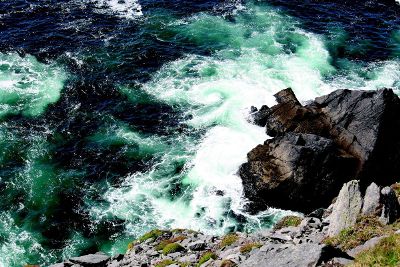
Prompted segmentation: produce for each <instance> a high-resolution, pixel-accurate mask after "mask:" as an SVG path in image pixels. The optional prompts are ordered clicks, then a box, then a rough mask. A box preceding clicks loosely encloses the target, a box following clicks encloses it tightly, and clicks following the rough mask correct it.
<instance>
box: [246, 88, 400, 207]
mask: <svg viewBox="0 0 400 267" xmlns="http://www.w3.org/2000/svg"><path fill="white" fill-rule="evenodd" d="M275 97H276V100H277V102H278V104H277V105H275V106H273V107H271V108H268V107H266V106H264V107H263V108H262V110H260V111H256V112H255V113H254V120H255V122H257V124H261V125H264V124H265V127H266V131H267V133H268V135H270V136H272V137H274V138H273V139H270V140H267V141H266V142H265V143H264V144H262V145H259V146H257V147H256V148H254V149H253V150H252V151H251V152H249V154H248V161H247V162H246V163H244V164H243V165H242V166H241V167H240V170H239V175H240V176H241V178H242V181H243V185H244V193H245V195H246V197H248V198H249V199H250V200H252V204H250V209H251V210H253V211H258V210H262V209H264V208H266V207H267V206H268V205H272V206H276V207H280V208H287V209H296V210H299V211H304V212H308V211H312V210H313V209H315V208H319V207H322V206H328V205H329V202H330V201H331V200H332V198H333V197H334V196H335V195H337V193H338V192H339V190H340V188H341V186H342V184H343V183H344V182H348V181H350V180H353V179H357V180H359V181H360V186H361V189H362V190H365V188H366V187H367V186H368V185H369V184H371V182H375V183H376V184H377V185H380V186H382V185H389V184H392V183H393V182H394V181H395V180H396V178H398V177H399V176H400V164H398V163H399V162H400V139H399V138H397V137H396V134H397V129H400V116H398V114H400V100H399V98H398V97H397V95H395V94H394V93H393V91H392V90H390V89H382V90H378V91H356V90H337V91H334V92H332V93H331V94H329V95H326V96H322V97H319V98H316V99H315V100H314V101H312V102H310V103H309V104H307V105H304V106H303V105H302V104H301V103H300V102H299V101H298V100H297V98H296V96H295V95H294V93H293V91H292V90H291V89H285V90H282V91H280V92H279V93H277V94H276V95H275Z"/></svg>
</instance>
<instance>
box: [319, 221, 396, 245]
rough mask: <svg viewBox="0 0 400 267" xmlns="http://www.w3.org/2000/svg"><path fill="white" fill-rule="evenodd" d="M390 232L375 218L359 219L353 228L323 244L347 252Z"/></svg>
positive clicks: (389, 228)
mask: <svg viewBox="0 0 400 267" xmlns="http://www.w3.org/2000/svg"><path fill="white" fill-rule="evenodd" d="M390 231H391V227H385V226H384V225H382V223H381V222H380V221H379V220H378V218H376V217H371V216H369V217H360V218H359V219H358V220H357V222H356V224H355V225H354V226H352V227H349V228H346V229H344V230H342V231H341V232H340V233H339V234H338V235H337V236H334V237H329V238H327V239H325V240H324V242H325V243H326V244H328V245H332V246H338V247H340V248H342V249H343V250H349V249H352V248H355V247H357V246H359V245H362V244H364V243H365V242H366V241H368V240H370V239H371V238H373V237H376V236H382V235H384V234H387V233H390Z"/></svg>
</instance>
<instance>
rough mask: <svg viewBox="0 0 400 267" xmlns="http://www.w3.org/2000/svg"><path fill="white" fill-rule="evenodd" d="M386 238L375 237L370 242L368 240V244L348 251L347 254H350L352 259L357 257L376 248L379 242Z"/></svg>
mask: <svg viewBox="0 0 400 267" xmlns="http://www.w3.org/2000/svg"><path fill="white" fill-rule="evenodd" d="M385 237H386V236H377V237H373V238H371V239H370V240H368V241H367V242H365V243H364V244H362V245H360V246H357V247H355V248H353V249H351V250H349V251H347V254H349V255H350V256H352V257H355V256H356V255H357V254H358V253H360V252H361V251H364V250H367V249H370V248H372V247H375V245H376V244H378V243H379V241H381V240H382V239H383V238H385Z"/></svg>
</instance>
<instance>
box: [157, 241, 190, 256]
mask: <svg viewBox="0 0 400 267" xmlns="http://www.w3.org/2000/svg"><path fill="white" fill-rule="evenodd" d="M184 250H185V248H184V247H182V246H181V245H179V244H178V243H170V244H167V245H166V246H165V247H164V248H163V250H162V253H163V254H164V255H168V254H170V253H174V252H179V251H184Z"/></svg>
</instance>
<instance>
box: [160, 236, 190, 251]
mask: <svg viewBox="0 0 400 267" xmlns="http://www.w3.org/2000/svg"><path fill="white" fill-rule="evenodd" d="M185 239H186V236H183V235H180V236H177V237H174V238H171V239H165V240H161V241H160V243H159V244H158V245H157V246H156V247H155V249H156V250H163V249H164V248H165V246H166V245H168V244H171V243H175V242H178V241H182V240H185Z"/></svg>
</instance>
